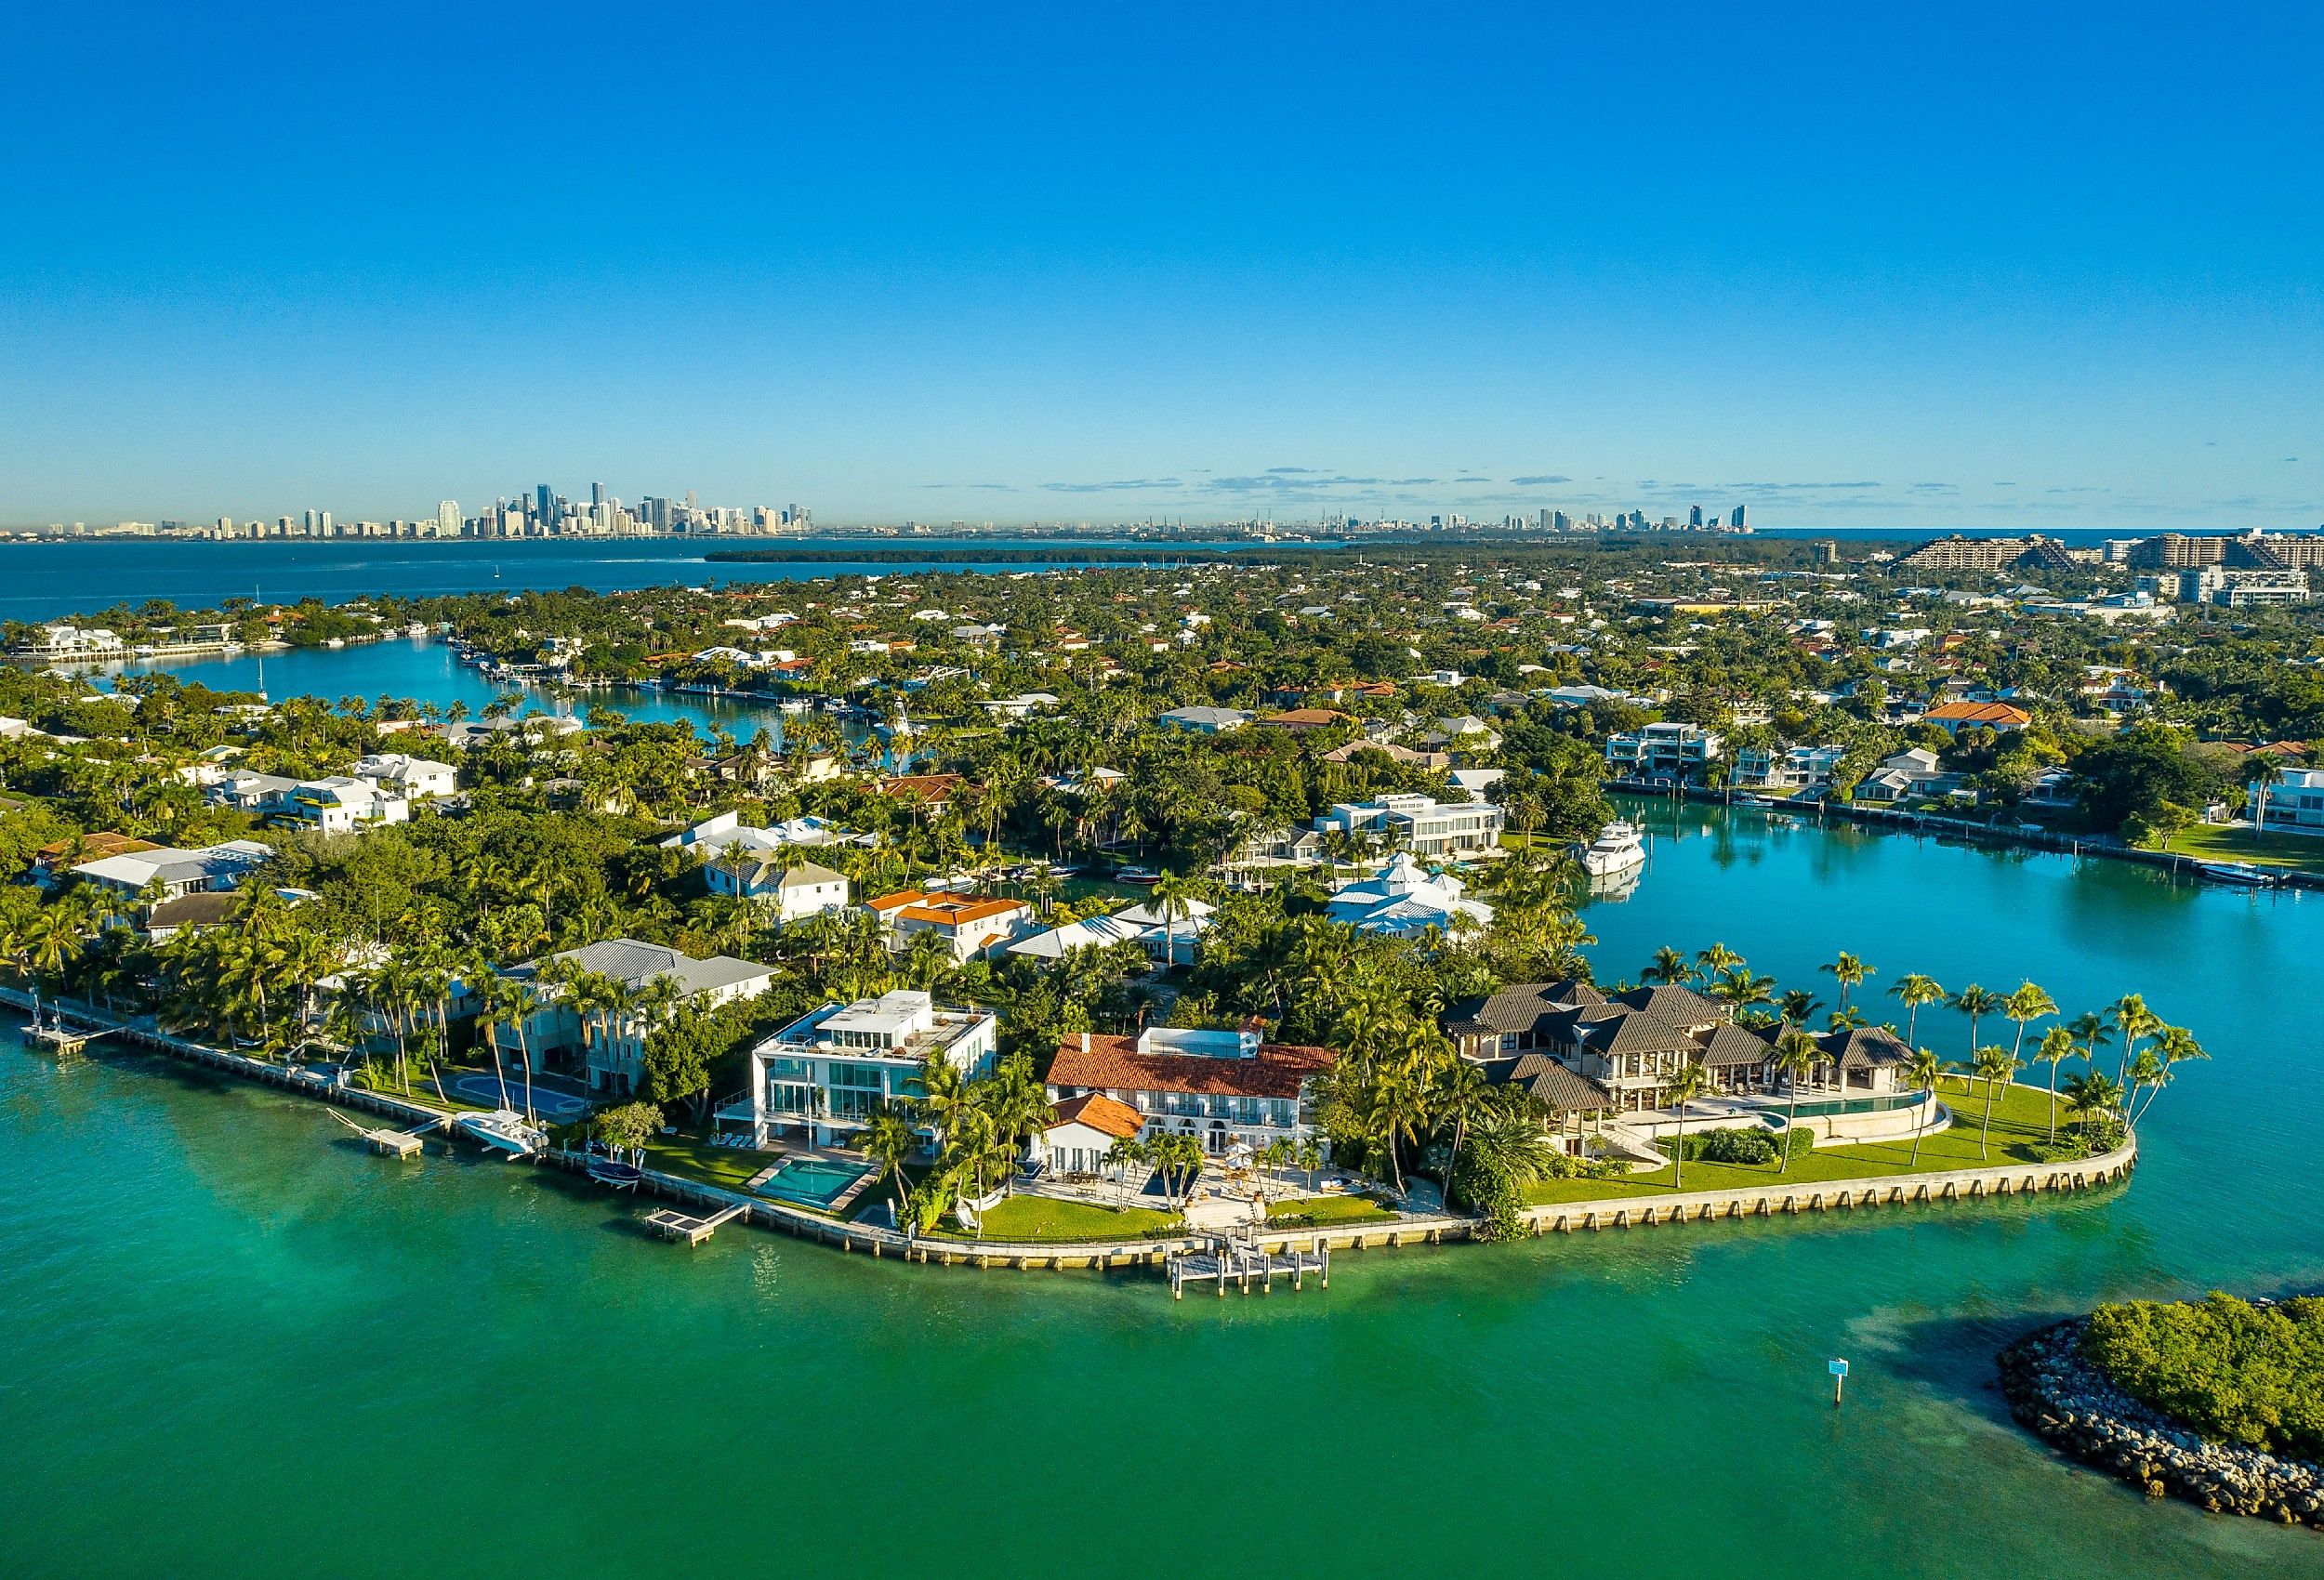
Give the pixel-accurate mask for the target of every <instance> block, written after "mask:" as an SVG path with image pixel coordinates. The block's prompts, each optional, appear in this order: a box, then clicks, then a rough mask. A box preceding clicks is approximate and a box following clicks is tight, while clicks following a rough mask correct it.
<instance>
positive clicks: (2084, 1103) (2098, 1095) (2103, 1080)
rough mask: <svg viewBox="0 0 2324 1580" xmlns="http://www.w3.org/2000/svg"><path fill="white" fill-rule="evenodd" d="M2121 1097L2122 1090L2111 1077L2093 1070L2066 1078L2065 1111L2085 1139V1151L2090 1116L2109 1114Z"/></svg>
mask: <svg viewBox="0 0 2324 1580" xmlns="http://www.w3.org/2000/svg"><path fill="white" fill-rule="evenodd" d="M2121 1096H2122V1088H2121V1086H2119V1084H2117V1083H2116V1081H2115V1079H2114V1077H2113V1076H2111V1075H2102V1074H2100V1073H2098V1072H2096V1071H2094V1070H2091V1071H2085V1072H2084V1073H2081V1074H2080V1075H2068V1076H2067V1078H2066V1111H2067V1113H2070V1114H2072V1115H2073V1116H2074V1120H2075V1124H2076V1126H2077V1127H2078V1128H2079V1129H2080V1131H2081V1133H2082V1135H2083V1137H2084V1138H2085V1140H2084V1147H2085V1150H2087V1146H2088V1141H2087V1138H2088V1136H2089V1134H2090V1116H2091V1115H2092V1114H2093V1113H2108V1112H2111V1111H2112V1110H2113V1108H2114V1107H2115V1105H2116V1104H2117V1103H2118V1102H2119V1101H2120V1100H2121Z"/></svg>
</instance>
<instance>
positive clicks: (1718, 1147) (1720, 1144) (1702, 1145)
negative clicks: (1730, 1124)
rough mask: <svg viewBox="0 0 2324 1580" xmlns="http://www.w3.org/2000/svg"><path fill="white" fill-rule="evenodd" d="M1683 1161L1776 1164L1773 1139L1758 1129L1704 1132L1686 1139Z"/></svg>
mask: <svg viewBox="0 0 2324 1580" xmlns="http://www.w3.org/2000/svg"><path fill="white" fill-rule="evenodd" d="M1686 1156H1687V1161H1688V1162H1690V1163H1692V1162H1694V1161H1696V1160H1697V1159H1700V1160H1701V1161H1703V1162H1705V1163H1731V1164H1767V1163H1773V1162H1775V1161H1776V1142H1775V1138H1774V1137H1772V1136H1770V1135H1769V1134H1768V1133H1767V1132H1766V1131H1765V1130H1764V1129H1762V1128H1761V1127H1760V1126H1750V1128H1748V1129H1725V1130H1706V1131H1704V1132H1703V1133H1702V1134H1701V1135H1699V1136H1689V1137H1687V1138H1686Z"/></svg>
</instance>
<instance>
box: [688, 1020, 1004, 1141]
mask: <svg viewBox="0 0 2324 1580" xmlns="http://www.w3.org/2000/svg"><path fill="white" fill-rule="evenodd" d="M999 1034H1000V1022H999V1020H998V1018H997V1017H996V1016H994V1015H993V1014H992V1013H991V1012H990V1011H988V1010H978V1009H944V1008H940V1007H937V1004H936V1001H935V1000H934V999H933V998H931V997H930V996H929V995H928V994H925V993H918V992H913V991H909V990H905V989H898V990H896V991H895V992H892V993H885V994H880V995H879V996H878V998H865V999H858V1000H857V1001H856V1002H855V1003H853V1004H845V1005H841V1004H828V1005H825V1007H822V1008H821V1009H817V1010H814V1011H812V1013H810V1014H807V1015H803V1016H801V1017H800V1018H799V1020H794V1021H792V1022H791V1023H790V1024H789V1025H787V1026H786V1027H784V1028H783V1029H782V1030H781V1031H780V1032H777V1033H776V1034H774V1035H773V1036H771V1037H769V1038H767V1039H766V1041H764V1042H762V1043H760V1044H759V1046H758V1047H754V1048H752V1049H751V1050H750V1089H749V1090H748V1091H747V1092H746V1093H744V1094H743V1095H742V1096H740V1097H739V1098H734V1099H728V1100H727V1101H726V1102H724V1103H721V1104H720V1106H719V1110H718V1119H719V1122H720V1124H722V1125H728V1126H743V1127H746V1128H747V1130H748V1132H749V1135H750V1139H751V1144H752V1145H753V1146H759V1147H764V1146H768V1145H770V1144H771V1143H772V1141H773V1139H774V1138H775V1137H776V1136H777V1135H778V1134H779V1133H781V1132H783V1131H785V1130H791V1131H795V1132H798V1133H799V1134H803V1135H805V1136H806V1137H807V1138H808V1139H809V1140H810V1142H811V1143H812V1145H815V1146H828V1145H830V1144H832V1143H833V1142H835V1141H844V1140H846V1139H849V1138H851V1137H852V1136H853V1135H854V1133H855V1132H856V1131H858V1130H861V1129H862V1128H863V1127H864V1126H865V1124H867V1123H868V1122H869V1121H870V1119H871V1117H872V1115H874V1114H875V1113H878V1112H879V1111H880V1110H881V1109H883V1108H885V1107H886V1106H887V1105H888V1104H890V1103H892V1102H898V1101H906V1100H910V1099H917V1098H918V1097H919V1096H921V1095H922V1093H923V1091H924V1089H925V1088H924V1087H923V1086H922V1085H921V1074H922V1072H923V1070H924V1068H925V1067H926V1065H927V1064H928V1063H929V1062H930V1061H931V1060H943V1061H944V1062H945V1063H946V1064H949V1065H950V1066H951V1067H952V1068H953V1069H955V1070H957V1071H958V1072H959V1073H961V1074H962V1075H965V1076H969V1077H971V1078H974V1077H976V1076H980V1075H983V1074H985V1073H987V1072H989V1071H990V1070H991V1069H992V1067H993V1057H994V1054H995V1052H996V1050H997V1048H998V1047H999Z"/></svg>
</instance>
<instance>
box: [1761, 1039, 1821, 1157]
mask: <svg viewBox="0 0 2324 1580" xmlns="http://www.w3.org/2000/svg"><path fill="white" fill-rule="evenodd" d="M1823 1061H1824V1050H1823V1047H1821V1046H1820V1045H1819V1044H1818V1043H1817V1042H1816V1039H1815V1038H1814V1037H1812V1036H1810V1035H1808V1034H1807V1033H1806V1032H1804V1031H1802V1029H1801V1028H1799V1027H1797V1026H1792V1027H1789V1028H1788V1029H1787V1030H1786V1031H1785V1032H1784V1034H1783V1035H1781V1036H1779V1037H1777V1038H1776V1057H1775V1059H1774V1060H1773V1062H1774V1064H1775V1067H1776V1073H1778V1074H1780V1075H1782V1076H1783V1077H1784V1086H1785V1089H1786V1091H1787V1092H1788V1093H1789V1097H1790V1102H1789V1107H1788V1108H1787V1110H1786V1112H1785V1114H1784V1122H1783V1157H1782V1158H1781V1160H1780V1161H1779V1163H1778V1165H1777V1166H1776V1173H1777V1174H1783V1173H1787V1172H1789V1169H1790V1167H1791V1127H1792V1126H1794V1125H1796V1124H1798V1123H1799V1118H1800V1083H1801V1082H1802V1081H1804V1080H1806V1079H1807V1078H1808V1077H1809V1076H1810V1075H1813V1074H1814V1073H1816V1066H1817V1065H1818V1064H1821V1063H1822V1062H1823Z"/></svg>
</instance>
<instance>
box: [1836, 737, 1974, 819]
mask: <svg viewBox="0 0 2324 1580" xmlns="http://www.w3.org/2000/svg"><path fill="white" fill-rule="evenodd" d="M1960 788H1961V775H1959V774H1958V773H1947V772H1945V771H1944V770H1942V769H1940V768H1938V767H1937V766H1936V754H1935V753H1934V752H1932V751H1930V750H1929V749H1928V748H1927V747H1925V746H1914V747H1911V748H1909V749H1908V750H1906V751H1901V752H1898V753H1897V754H1896V755H1895V757H1890V758H1889V759H1888V760H1887V761H1886V762H1883V763H1882V764H1881V766H1880V767H1878V768H1877V769H1874V770H1872V771H1871V772H1870V773H1868V774H1867V775H1865V777H1864V780H1863V783H1859V784H1858V785H1857V786H1856V787H1855V799H1857V800H1859V801H1868V802H1873V803H1878V804H1890V805H1893V804H1895V803H1896V802H1901V801H1940V800H1943V799H1945V798H1946V797H1948V796H1950V795H1951V794H1952V793H1953V792H1954V791H1956V790H1958V789H1960Z"/></svg>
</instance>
